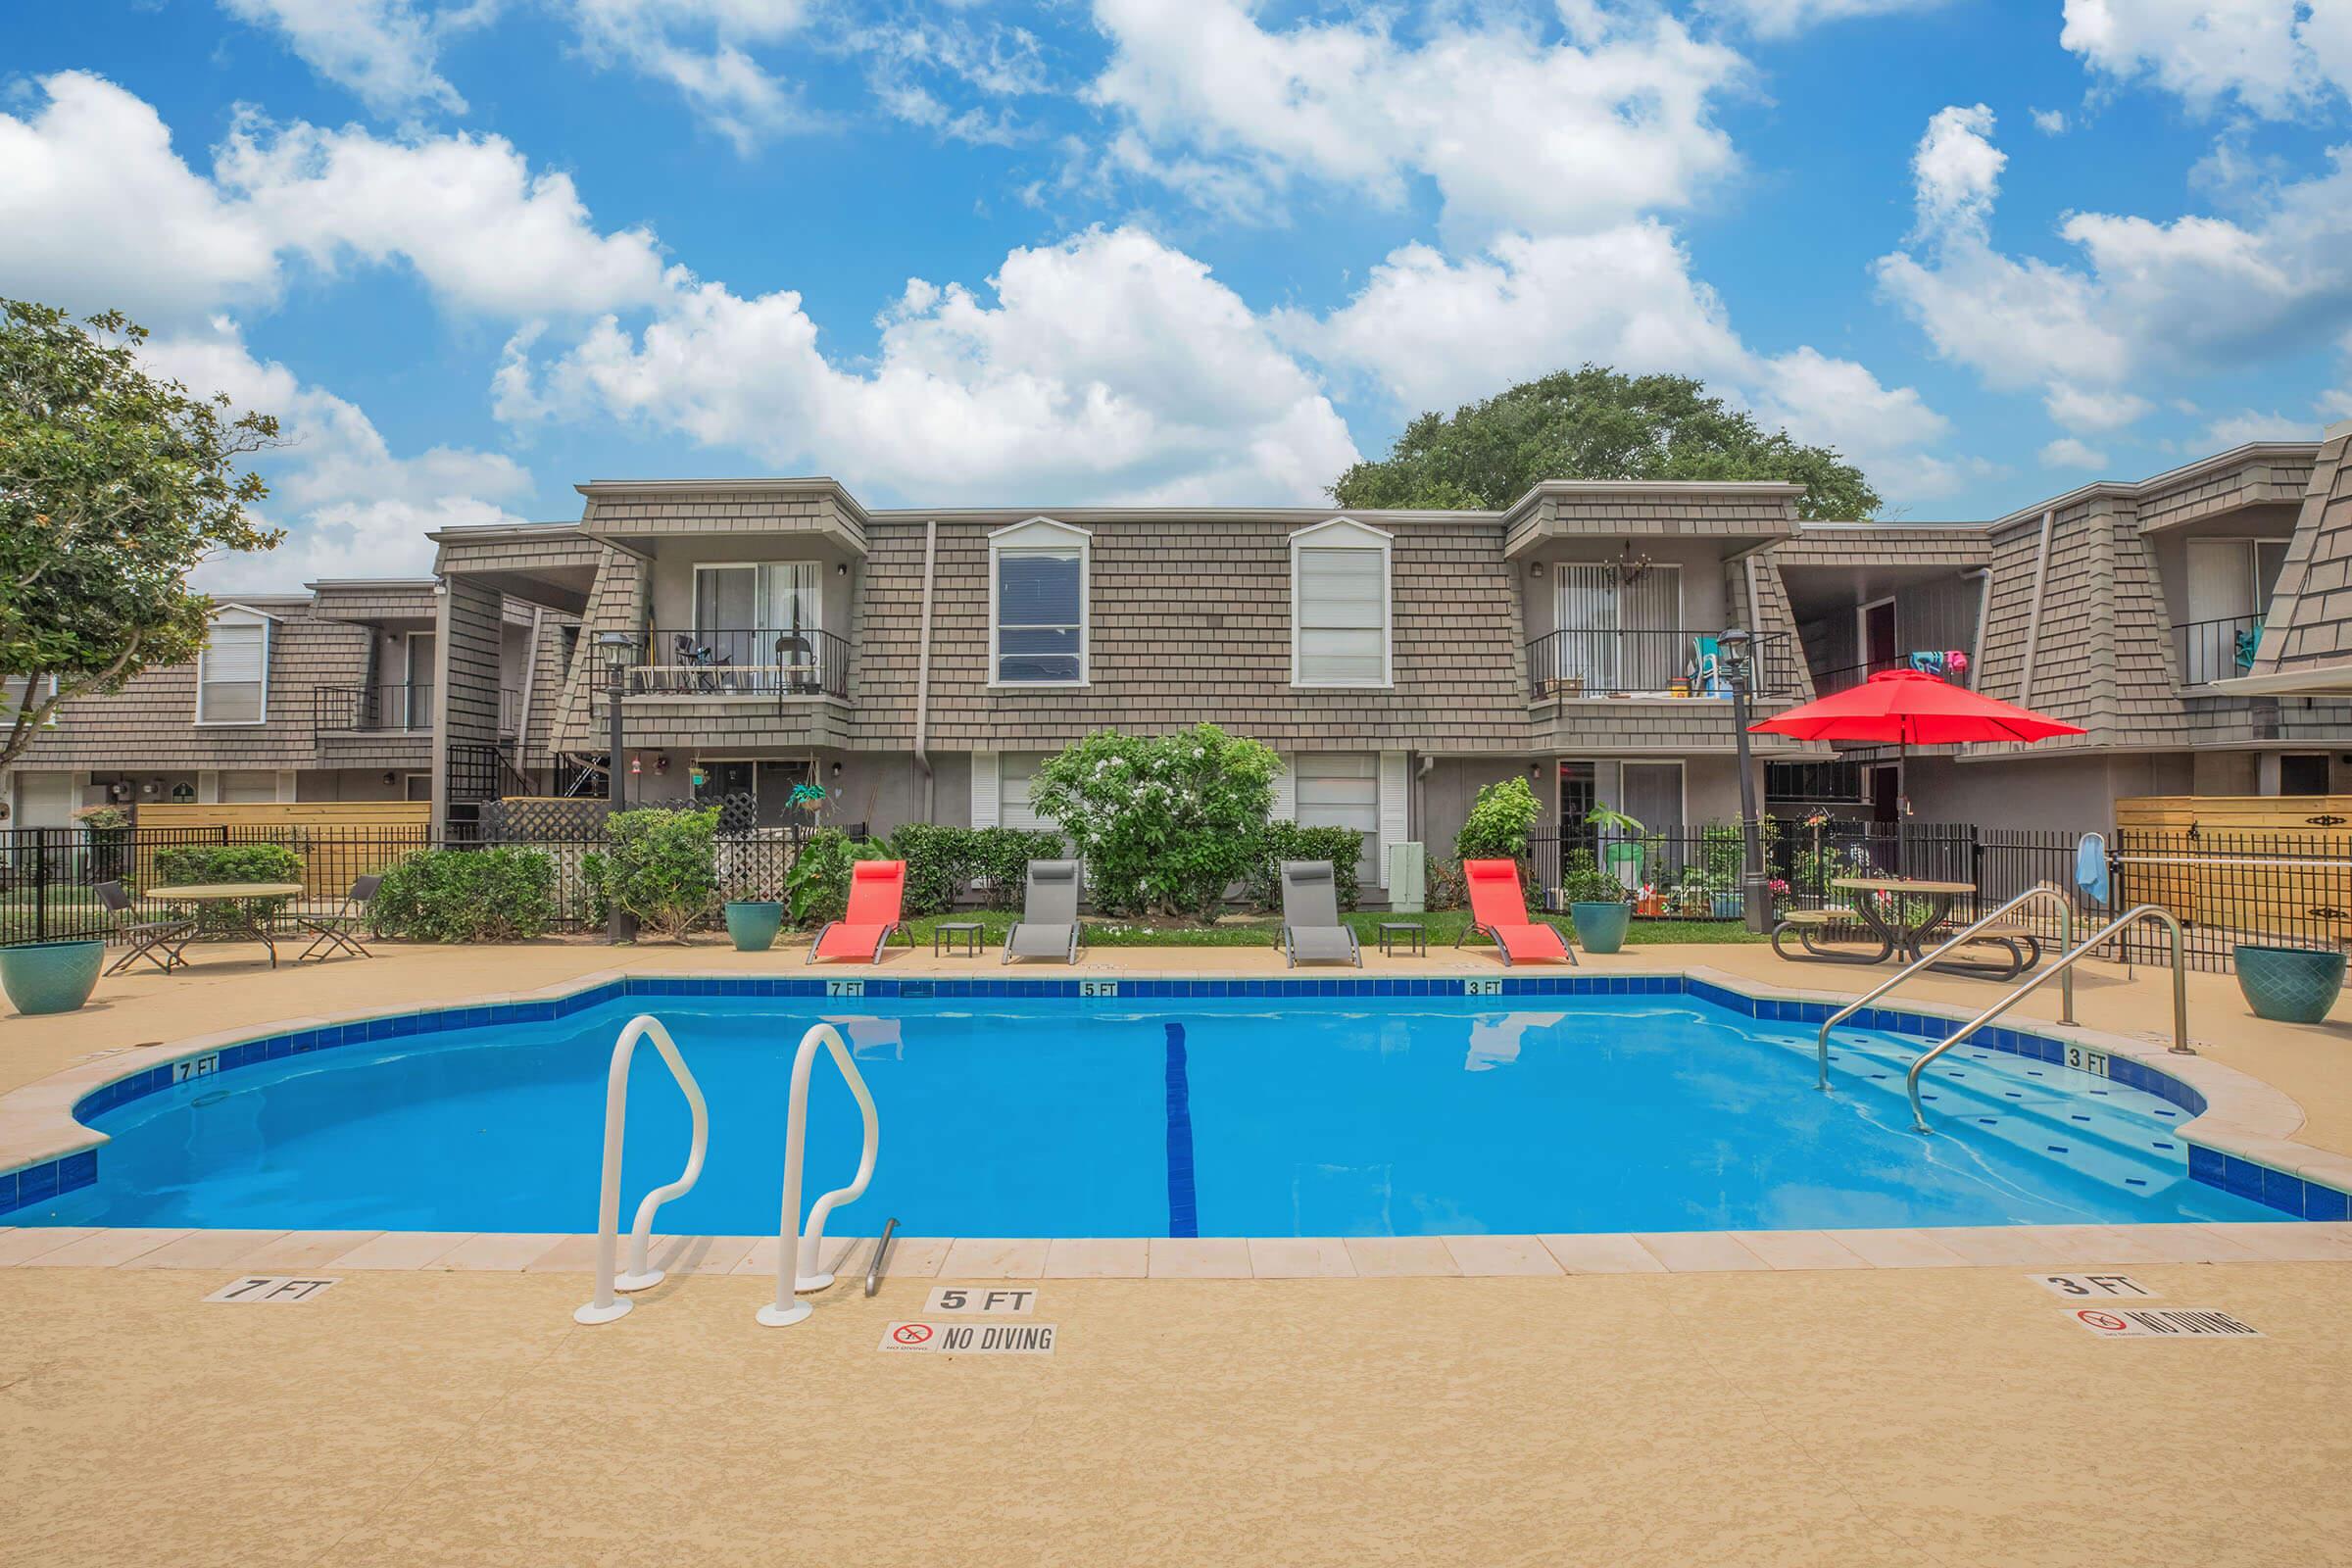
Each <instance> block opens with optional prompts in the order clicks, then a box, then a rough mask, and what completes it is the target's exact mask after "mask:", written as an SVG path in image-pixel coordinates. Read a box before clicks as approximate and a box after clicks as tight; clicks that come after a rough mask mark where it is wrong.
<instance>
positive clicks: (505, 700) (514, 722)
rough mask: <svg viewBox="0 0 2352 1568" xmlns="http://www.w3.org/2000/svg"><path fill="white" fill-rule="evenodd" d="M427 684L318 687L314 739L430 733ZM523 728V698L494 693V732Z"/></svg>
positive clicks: (435, 708)
mask: <svg viewBox="0 0 2352 1568" xmlns="http://www.w3.org/2000/svg"><path fill="white" fill-rule="evenodd" d="M434 698H435V694H434V690H433V688H432V687H431V686H430V685H427V684H423V683H421V682H416V681H396V682H393V683H392V684H389V685H383V686H319V687H314V688H313V689H312V692H311V727H312V730H313V731H314V732H315V733H316V734H319V735H379V734H385V733H394V734H402V733H405V734H418V735H423V734H430V733H431V732H432V728H433V724H434V721H435V720H436V718H437V717H438V716H439V712H440V705H439V704H438V703H437V702H436V701H435V700H434ZM521 724H522V693H520V692H519V691H516V690H515V689H514V688H513V687H505V688H502V689H501V690H500V692H499V694H498V732H499V734H501V735H513V734H515V733H516V732H517V731H518V730H519V729H520V727H521Z"/></svg>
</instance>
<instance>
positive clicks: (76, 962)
mask: <svg viewBox="0 0 2352 1568" xmlns="http://www.w3.org/2000/svg"><path fill="white" fill-rule="evenodd" d="M105 961H106V944H105V943H103V942H26V943H22V944H20V945H18V946H15V947H6V948H0V990H6V991H7V992H8V1000H9V1001H10V1002H12V1003H14V1004H15V1005H16V1008H17V1011H19V1012H21V1013H24V1014H25V1015H27V1016H30V1015H32V1014H35V1013H43V1012H72V1011H73V1010H74V1009H75V1008H76V1007H79V1006H80V1005H82V1004H83V1003H85V1002H87V1001H89V1000H90V992H91V991H92V990H93V989H94V988H95V987H96V986H97V984H98V970H99V967H100V965H102V964H103V963H105Z"/></svg>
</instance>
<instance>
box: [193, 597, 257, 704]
mask: <svg viewBox="0 0 2352 1568" xmlns="http://www.w3.org/2000/svg"><path fill="white" fill-rule="evenodd" d="M269 711H270V618H269V617H268V616H267V615H263V614H260V613H256V612H254V611H250V610H243V609H239V608H237V607H234V606H231V607H230V608H229V609H227V610H224V611H222V612H221V613H220V614H219V615H217V616H216V617H214V620H213V629H212V635H211V636H210V637H208V638H207V639H206V640H205V645H204V652H203V653H201V654H198V655H197V656H196V722H197V723H199V724H259V723H261V722H262V721H263V720H264V719H266V718H267V717H268V716H269Z"/></svg>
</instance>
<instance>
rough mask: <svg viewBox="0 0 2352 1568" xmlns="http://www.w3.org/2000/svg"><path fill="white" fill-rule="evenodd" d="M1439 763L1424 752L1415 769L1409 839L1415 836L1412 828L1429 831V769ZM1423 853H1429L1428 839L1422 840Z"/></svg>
mask: <svg viewBox="0 0 2352 1568" xmlns="http://www.w3.org/2000/svg"><path fill="white" fill-rule="evenodd" d="M1437 765H1438V760H1437V759H1436V758H1434V757H1432V756H1430V754H1429V753H1427V752H1423V753H1422V754H1421V765H1420V766H1419V767H1417V768H1415V769H1413V820H1412V822H1411V823H1410V824H1409V826H1408V828H1407V830H1406V832H1405V835H1404V836H1405V837H1406V838H1408V839H1409V838H1411V837H1412V836H1413V835H1412V831H1411V830H1412V829H1414V828H1418V829H1419V830H1420V831H1422V832H1424V833H1426V832H1428V831H1429V770H1430V769H1431V768H1433V767H1435V766H1437ZM1422 853H1423V854H1424V855H1426V854H1428V853H1429V845H1428V841H1427V840H1426V839H1425V840H1423V841H1422Z"/></svg>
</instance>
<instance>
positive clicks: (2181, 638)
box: [2173, 615, 2262, 686]
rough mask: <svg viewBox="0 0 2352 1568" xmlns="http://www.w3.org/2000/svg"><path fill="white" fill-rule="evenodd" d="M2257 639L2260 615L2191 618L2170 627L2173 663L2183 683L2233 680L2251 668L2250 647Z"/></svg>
mask: <svg viewBox="0 0 2352 1568" xmlns="http://www.w3.org/2000/svg"><path fill="white" fill-rule="evenodd" d="M2261 641H2262V617H2261V616H2260V615H2225V616H2223V617H2222V618H2221V619H2219V620H2193V621H2190V622H2189V623H2188V624H2187V625H2185V626H2175V627H2174V628H2173V661H2174V666H2173V667H2174V668H2176V669H2178V670H2179V671H2180V684H2181V685H2183V686H2204V685H2208V684H2210V683H2212V682H2214V681H2217V680H2234V679H2235V678H2236V677H2238V676H2240V675H2244V674H2249V673H2251V672H2252V670H2253V668H2254V650H2255V648H2256V646H2257V645H2259V644H2260V643H2261Z"/></svg>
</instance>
